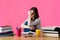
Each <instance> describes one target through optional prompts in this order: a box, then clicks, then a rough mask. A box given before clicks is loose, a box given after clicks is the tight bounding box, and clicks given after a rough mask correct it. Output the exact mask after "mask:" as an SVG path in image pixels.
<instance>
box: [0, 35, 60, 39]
mask: <svg viewBox="0 0 60 40" xmlns="http://www.w3.org/2000/svg"><path fill="white" fill-rule="evenodd" d="M0 40H60V38H53V37H27V38H25V37H24V36H22V37H16V36H9V37H8V36H7V37H0Z"/></svg>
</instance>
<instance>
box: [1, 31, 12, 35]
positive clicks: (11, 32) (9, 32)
mask: <svg viewBox="0 0 60 40" xmlns="http://www.w3.org/2000/svg"><path fill="white" fill-rule="evenodd" d="M11 33H13V31H9V32H3V33H0V35H4V34H11Z"/></svg>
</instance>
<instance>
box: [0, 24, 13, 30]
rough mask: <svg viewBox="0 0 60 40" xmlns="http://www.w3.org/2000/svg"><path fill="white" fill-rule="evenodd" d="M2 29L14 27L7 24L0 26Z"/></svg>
mask: <svg viewBox="0 0 60 40" xmlns="http://www.w3.org/2000/svg"><path fill="white" fill-rule="evenodd" d="M0 29H1V30H2V29H12V27H11V26H10V25H6V26H0Z"/></svg>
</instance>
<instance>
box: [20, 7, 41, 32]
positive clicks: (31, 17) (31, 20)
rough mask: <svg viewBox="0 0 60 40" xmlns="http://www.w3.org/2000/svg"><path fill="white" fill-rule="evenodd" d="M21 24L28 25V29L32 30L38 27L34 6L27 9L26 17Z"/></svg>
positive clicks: (38, 20)
mask: <svg viewBox="0 0 60 40" xmlns="http://www.w3.org/2000/svg"><path fill="white" fill-rule="evenodd" d="M21 26H22V27H23V26H25V27H29V29H30V31H33V32H35V30H36V29H40V27H41V26H40V19H39V15H38V9H37V8H36V7H32V8H31V9H30V10H29V11H28V19H27V20H26V21H25V22H24V23H23V24H22V25H21Z"/></svg>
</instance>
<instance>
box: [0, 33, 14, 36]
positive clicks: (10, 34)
mask: <svg viewBox="0 0 60 40" xmlns="http://www.w3.org/2000/svg"><path fill="white" fill-rule="evenodd" d="M0 36H14V34H13V33H11V34H3V35H0Z"/></svg>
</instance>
